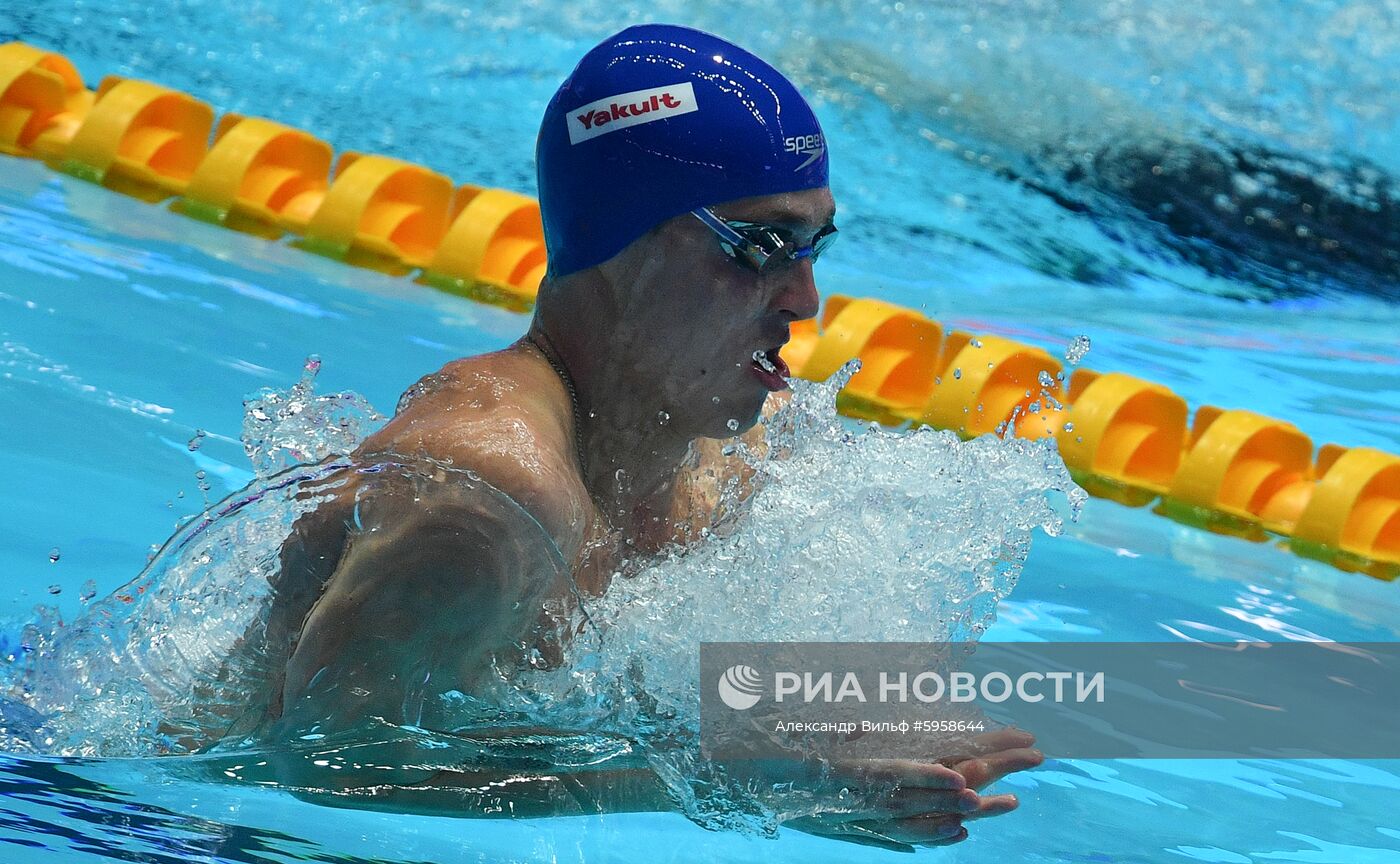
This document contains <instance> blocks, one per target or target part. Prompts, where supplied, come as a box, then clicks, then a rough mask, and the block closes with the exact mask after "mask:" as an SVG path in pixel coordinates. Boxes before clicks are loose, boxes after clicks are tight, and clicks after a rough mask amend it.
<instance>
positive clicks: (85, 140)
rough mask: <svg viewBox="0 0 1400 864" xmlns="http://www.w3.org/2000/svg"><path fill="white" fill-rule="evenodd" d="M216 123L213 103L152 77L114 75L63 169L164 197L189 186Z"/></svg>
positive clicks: (141, 194)
mask: <svg viewBox="0 0 1400 864" xmlns="http://www.w3.org/2000/svg"><path fill="white" fill-rule="evenodd" d="M213 127H214V109H213V108H211V107H210V106H209V104H208V103H206V102H201V101H200V100H198V99H195V98H194V97H193V96H189V95H186V94H184V93H181V92H179V91H178V90H171V89H170V88H168V87H162V86H160V85H159V84H152V83H150V82H149V81H137V80H134V79H127V78H118V77H116V76H115V75H109V76H107V77H106V78H104V79H102V84H101V85H100V86H99V87H98V88H97V100H96V101H95V102H94V103H93V106H92V108H91V109H90V110H89V111H88V112H87V115H86V116H85V117H84V118H83V120H82V123H81V124H79V126H78V129H77V131H76V132H74V133H73V140H71V141H70V142H68V148H67V150H66V151H65V152H64V154H63V157H62V159H61V161H60V162H59V168H60V169H61V170H63V171H66V172H68V173H69V174H73V175H75V176H77V177H81V178H83V179H84V180H91V181H92V182H94V183H100V184H102V185H104V186H107V187H109V188H112V189H115V190H117V191H119V192H124V193H126V194H128V195H132V196H134V197H138V198H142V199H145V200H152V201H158V200H161V199H163V198H167V197H169V196H171V195H178V194H181V193H183V192H184V191H185V186H186V185H187V184H188V183H189V181H190V177H192V176H193V175H194V172H195V169H196V168H197V167H199V163H200V161H202V160H203V159H204V154H205V153H207V152H208V149H209V143H208V142H209V132H210V130H211V129H213Z"/></svg>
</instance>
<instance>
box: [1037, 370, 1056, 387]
mask: <svg viewBox="0 0 1400 864" xmlns="http://www.w3.org/2000/svg"><path fill="white" fill-rule="evenodd" d="M1036 380H1037V381H1039V382H1040V386H1041V387H1048V388H1050V389H1052V390H1053V389H1054V387H1055V379H1054V378H1051V377H1050V373H1049V372H1047V371H1046V370H1044V369H1041V370H1040V375H1039V376H1037V378H1036Z"/></svg>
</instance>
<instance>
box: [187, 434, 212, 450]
mask: <svg viewBox="0 0 1400 864" xmlns="http://www.w3.org/2000/svg"><path fill="white" fill-rule="evenodd" d="M208 434H209V433H208V432H205V431H204V430H203V429H196V430H194V437H193V438H191V439H190V441H189V443H188V444H186V445H185V446H186V447H189V448H190V452H191V453H193V452H194V451H196V450H198V449H199V447H200V445H201V444H203V443H204V436H205V435H208Z"/></svg>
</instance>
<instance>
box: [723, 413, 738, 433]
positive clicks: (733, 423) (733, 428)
mask: <svg viewBox="0 0 1400 864" xmlns="http://www.w3.org/2000/svg"><path fill="white" fill-rule="evenodd" d="M724 425H726V426H728V427H729V431H730V432H738V431H739V421H738V420H735V419H734V418H733V417H730V418H729V422H728V423H725V424H724Z"/></svg>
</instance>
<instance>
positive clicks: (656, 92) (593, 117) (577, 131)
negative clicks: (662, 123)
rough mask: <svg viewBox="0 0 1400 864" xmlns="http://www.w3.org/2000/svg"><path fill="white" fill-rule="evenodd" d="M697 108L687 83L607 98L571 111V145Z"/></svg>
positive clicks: (692, 92) (686, 112)
mask: <svg viewBox="0 0 1400 864" xmlns="http://www.w3.org/2000/svg"><path fill="white" fill-rule="evenodd" d="M697 107H698V106H696V104H695V90H694V88H693V87H691V86H690V82H688V81H687V82H686V83H684V84H672V85H670V86H669V87H653V88H651V89H650V90H633V91H632V92H631V93H619V94H617V95H616V96H608V97H606V98H603V99H599V100H598V101H596V102H590V103H588V104H587V105H584V106H583V107H581V108H575V109H574V110H573V111H570V112H569V143H571V144H580V143H582V142H584V141H587V140H588V139H590V138H597V137H598V136H599V135H606V134H607V133H609V132H616V131H617V130H618V129H626V128H627V127H629V126H640V125H641V124H643V123H650V122H652V121H653V120H664V119H666V118H667V117H676V116H679V115H681V114H689V113H690V112H692V111H695V110H697Z"/></svg>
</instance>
